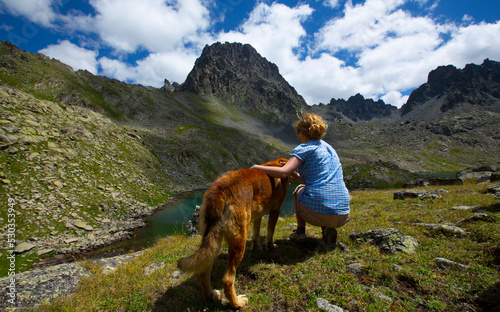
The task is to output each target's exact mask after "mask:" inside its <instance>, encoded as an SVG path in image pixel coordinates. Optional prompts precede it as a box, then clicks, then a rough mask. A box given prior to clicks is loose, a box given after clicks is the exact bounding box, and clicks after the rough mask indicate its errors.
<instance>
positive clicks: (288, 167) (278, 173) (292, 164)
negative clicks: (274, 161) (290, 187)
mask: <svg viewBox="0 0 500 312" xmlns="http://www.w3.org/2000/svg"><path fill="white" fill-rule="evenodd" d="M301 163H302V161H301V160H300V159H298V158H297V157H295V156H292V157H290V159H288V162H287V163H286V164H285V165H284V166H283V167H270V166H261V165H254V166H253V167H252V168H255V169H259V170H262V171H264V172H265V173H266V174H267V175H269V176H271V177H273V178H286V177H288V176H289V175H291V174H293V173H294V172H295V170H297V168H298V167H299V166H300V164H301ZM297 175H298V174H297Z"/></svg>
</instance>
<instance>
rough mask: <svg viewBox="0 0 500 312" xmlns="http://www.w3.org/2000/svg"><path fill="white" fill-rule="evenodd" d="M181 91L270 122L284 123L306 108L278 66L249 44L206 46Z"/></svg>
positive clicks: (218, 43) (215, 44)
mask: <svg viewBox="0 0 500 312" xmlns="http://www.w3.org/2000/svg"><path fill="white" fill-rule="evenodd" d="M181 90H183V91H190V92H193V93H196V94H200V95H213V96H214V97H216V98H218V99H220V100H222V101H224V102H226V103H228V104H231V105H233V106H235V107H238V108H240V109H242V110H243V111H245V112H248V113H251V114H258V115H260V116H261V117H263V118H264V119H265V120H267V121H269V122H271V123H284V122H285V123H288V122H289V121H290V120H292V119H293V118H295V117H296V114H297V111H300V110H301V109H303V108H304V107H306V106H307V104H306V102H305V101H304V99H303V98H302V96H300V95H299V94H298V93H297V91H296V90H295V89H294V88H293V87H292V86H290V84H289V83H288V82H287V81H286V80H285V79H284V78H283V77H282V76H281V74H280V73H279V69H278V66H276V65H275V64H273V63H271V62H269V61H268V60H267V59H266V58H264V57H262V56H261V55H260V54H259V53H258V52H257V51H256V50H255V49H254V48H253V47H252V46H251V45H249V44H242V43H228V42H226V43H220V42H217V43H214V44H212V45H206V46H205V48H204V49H203V52H202V54H201V56H200V57H199V58H198V59H197V60H196V62H195V64H194V67H193V69H192V70H191V72H190V73H189V74H188V76H187V78H186V81H185V82H184V83H183V84H182V85H181Z"/></svg>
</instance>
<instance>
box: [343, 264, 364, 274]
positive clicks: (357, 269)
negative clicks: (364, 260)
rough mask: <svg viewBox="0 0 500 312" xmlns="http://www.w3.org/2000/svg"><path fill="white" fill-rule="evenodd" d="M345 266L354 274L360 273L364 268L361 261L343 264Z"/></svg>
mask: <svg viewBox="0 0 500 312" xmlns="http://www.w3.org/2000/svg"><path fill="white" fill-rule="evenodd" d="M345 268H346V269H347V270H348V271H349V272H351V273H352V274H354V275H362V274H363V273H364V272H365V271H366V268H365V267H364V266H363V265H362V264H361V263H351V264H348V265H346V266H345Z"/></svg>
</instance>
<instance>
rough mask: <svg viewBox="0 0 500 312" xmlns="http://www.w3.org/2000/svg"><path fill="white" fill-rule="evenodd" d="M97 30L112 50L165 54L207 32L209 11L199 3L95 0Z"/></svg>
mask: <svg viewBox="0 0 500 312" xmlns="http://www.w3.org/2000/svg"><path fill="white" fill-rule="evenodd" d="M90 4H91V5H92V6H93V7H94V9H95V10H96V12H97V15H96V16H95V17H94V22H95V31H96V32H97V33H98V34H99V36H100V37H101V38H102V39H103V40H104V41H105V42H106V43H107V44H108V45H110V46H111V47H113V48H114V49H116V50H119V51H123V52H127V53H131V52H135V51H136V50H137V49H138V48H144V49H146V50H148V51H152V52H165V51H169V50H172V49H175V48H177V47H179V46H180V45H184V43H185V42H184V39H185V38H186V37H187V36H190V35H193V34H196V33H199V32H204V31H206V29H207V28H208V26H209V25H210V20H209V12H208V9H207V8H206V7H204V6H203V4H202V2H201V1H200V0H183V1H167V2H165V1H163V0H142V1H141V2H140V5H139V4H138V2H137V1H136V0H92V1H90Z"/></svg>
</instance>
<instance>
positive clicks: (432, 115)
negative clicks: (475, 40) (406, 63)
mask: <svg viewBox="0 0 500 312" xmlns="http://www.w3.org/2000/svg"><path fill="white" fill-rule="evenodd" d="M474 110H487V111H492V112H497V113H498V112H500V63H499V62H495V61H491V60H489V59H486V60H485V61H484V62H483V64H481V65H475V64H468V65H467V66H465V68H464V69H462V70H460V69H457V68H456V67H454V66H452V65H448V66H440V67H438V68H436V69H435V70H433V71H431V72H430V73H429V76H428V79H427V83H425V84H423V85H421V86H420V87H419V88H418V89H416V90H414V91H413V92H412V93H411V95H410V98H409V99H408V101H407V102H406V104H405V105H403V107H401V115H402V116H405V117H406V118H410V117H414V118H415V119H420V120H437V119H441V118H442V117H443V116H445V115H447V114H448V115H449V114H450V113H461V112H470V111H474Z"/></svg>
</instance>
